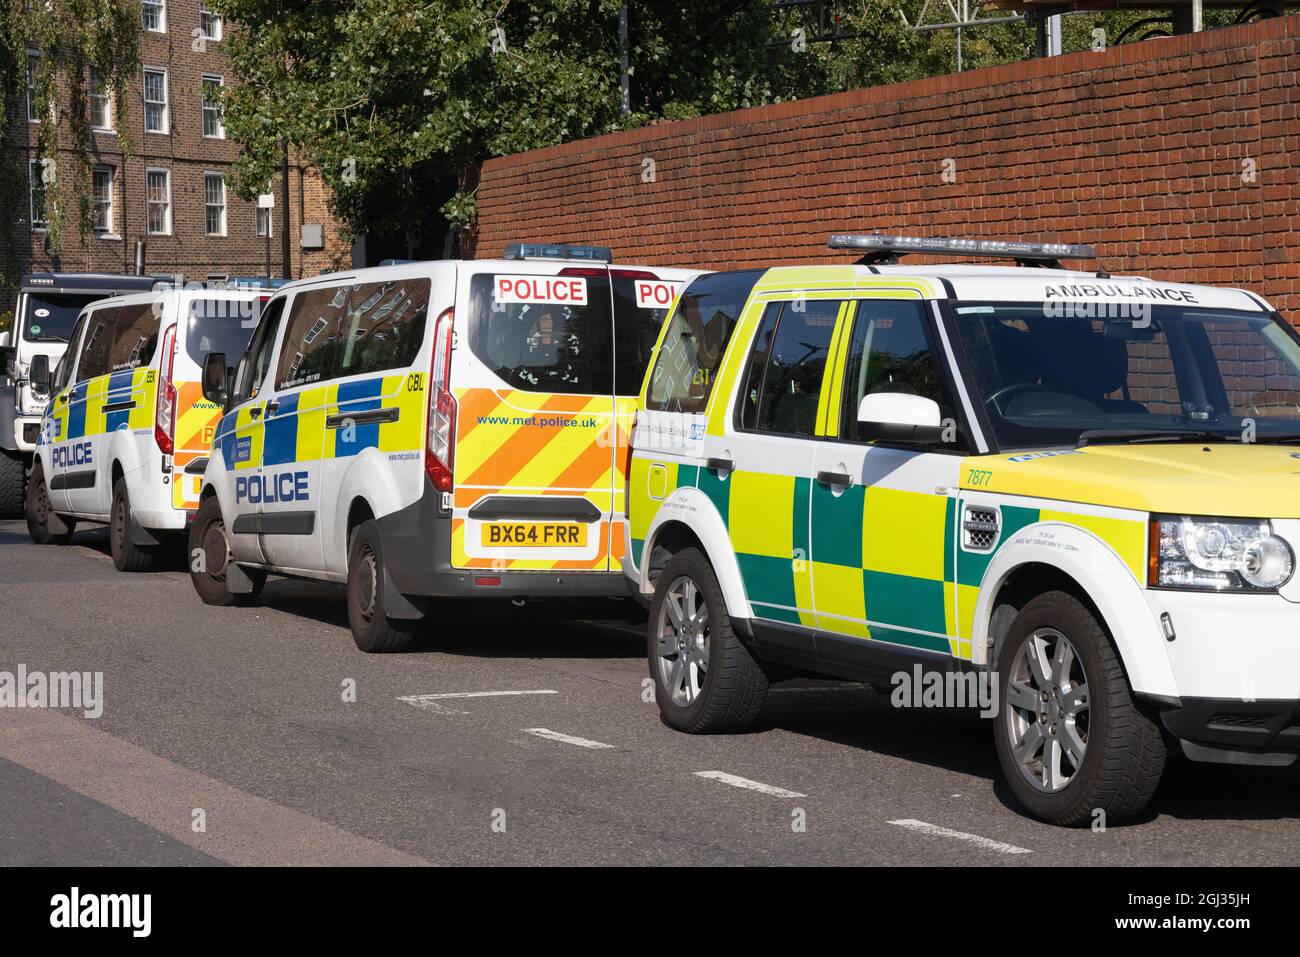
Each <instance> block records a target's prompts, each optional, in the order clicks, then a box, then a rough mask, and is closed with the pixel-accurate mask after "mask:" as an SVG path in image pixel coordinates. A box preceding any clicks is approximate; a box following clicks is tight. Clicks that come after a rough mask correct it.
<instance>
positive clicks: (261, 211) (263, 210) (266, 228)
mask: <svg viewBox="0 0 1300 957" xmlns="http://www.w3.org/2000/svg"><path fill="white" fill-rule="evenodd" d="M274 212H275V210H274V209H272V208H271V207H270V206H259V207H257V226H256V230H255V231H256V233H257V238H258V239H271V238H273V237H274V236H275V216H274V215H272V214H273V213H274ZM263 215H265V216H266V221H265V223H263V221H262V216H263Z"/></svg>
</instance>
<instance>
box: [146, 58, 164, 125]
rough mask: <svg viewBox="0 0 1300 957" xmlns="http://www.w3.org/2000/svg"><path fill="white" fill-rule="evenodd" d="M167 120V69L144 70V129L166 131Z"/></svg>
mask: <svg viewBox="0 0 1300 957" xmlns="http://www.w3.org/2000/svg"><path fill="white" fill-rule="evenodd" d="M167 128H168V121H167V71H166V70H150V69H146V70H145V71H144V131H145V132H146V133H166V132H167Z"/></svg>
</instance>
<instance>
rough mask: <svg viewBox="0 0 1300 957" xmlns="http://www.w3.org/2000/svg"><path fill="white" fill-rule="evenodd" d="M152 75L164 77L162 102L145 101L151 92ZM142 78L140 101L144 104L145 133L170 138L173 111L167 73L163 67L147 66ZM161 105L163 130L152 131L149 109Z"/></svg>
mask: <svg viewBox="0 0 1300 957" xmlns="http://www.w3.org/2000/svg"><path fill="white" fill-rule="evenodd" d="M150 73H158V74H161V75H162V95H163V98H162V100H161V101H159V100H148V99H145V96H146V95H147V93H148V92H149V79H148V77H149V74H150ZM140 76H141V82H142V83H143V86H142V87H141V89H140V99H141V100H142V101H143V102H144V131H145V133H146V134H149V133H152V134H154V135H156V136H170V135H171V131H172V116H171V113H172V111H171V102H170V101H171V92H170V90H169V89H168V77H167V71H166V70H165V69H163V68H162V67H156V66H147V67H144V68H143V70H142V71H141V74H140ZM159 105H161V106H162V129H160V130H151V129H149V107H151V106H159Z"/></svg>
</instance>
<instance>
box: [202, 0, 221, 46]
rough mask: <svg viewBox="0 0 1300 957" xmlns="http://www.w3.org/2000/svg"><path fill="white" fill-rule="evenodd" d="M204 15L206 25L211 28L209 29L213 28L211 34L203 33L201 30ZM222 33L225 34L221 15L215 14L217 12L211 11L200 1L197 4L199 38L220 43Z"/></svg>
mask: <svg viewBox="0 0 1300 957" xmlns="http://www.w3.org/2000/svg"><path fill="white" fill-rule="evenodd" d="M205 13H206V14H207V15H208V24H209V26H211V27H212V28H213V30H212V32H211V33H207V32H205V31H204V29H203V15H204V14H205ZM224 33H225V24H224V21H223V18H222V16H221V14H219V13H217V11H215V10H213V9H212V8H211V7H209V6H208V5H207V4H206V3H203V2H202V0H200V2H199V36H200V37H202V38H203V39H204V40H212V41H214V42H218V43H219V42H220V41H221V38H222V35H223V34H224Z"/></svg>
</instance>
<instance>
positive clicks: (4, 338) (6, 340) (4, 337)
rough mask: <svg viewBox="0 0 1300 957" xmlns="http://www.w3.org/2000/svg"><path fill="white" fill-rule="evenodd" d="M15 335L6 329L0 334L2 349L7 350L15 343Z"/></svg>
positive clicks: (0, 346)
mask: <svg viewBox="0 0 1300 957" xmlns="http://www.w3.org/2000/svg"><path fill="white" fill-rule="evenodd" d="M13 338H14V334H13V333H12V332H10V331H9V330H8V329H6V330H5V331H4V332H0V349H4V348H7V347H8V346H9V345H10V344H11V343H12V342H13Z"/></svg>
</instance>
